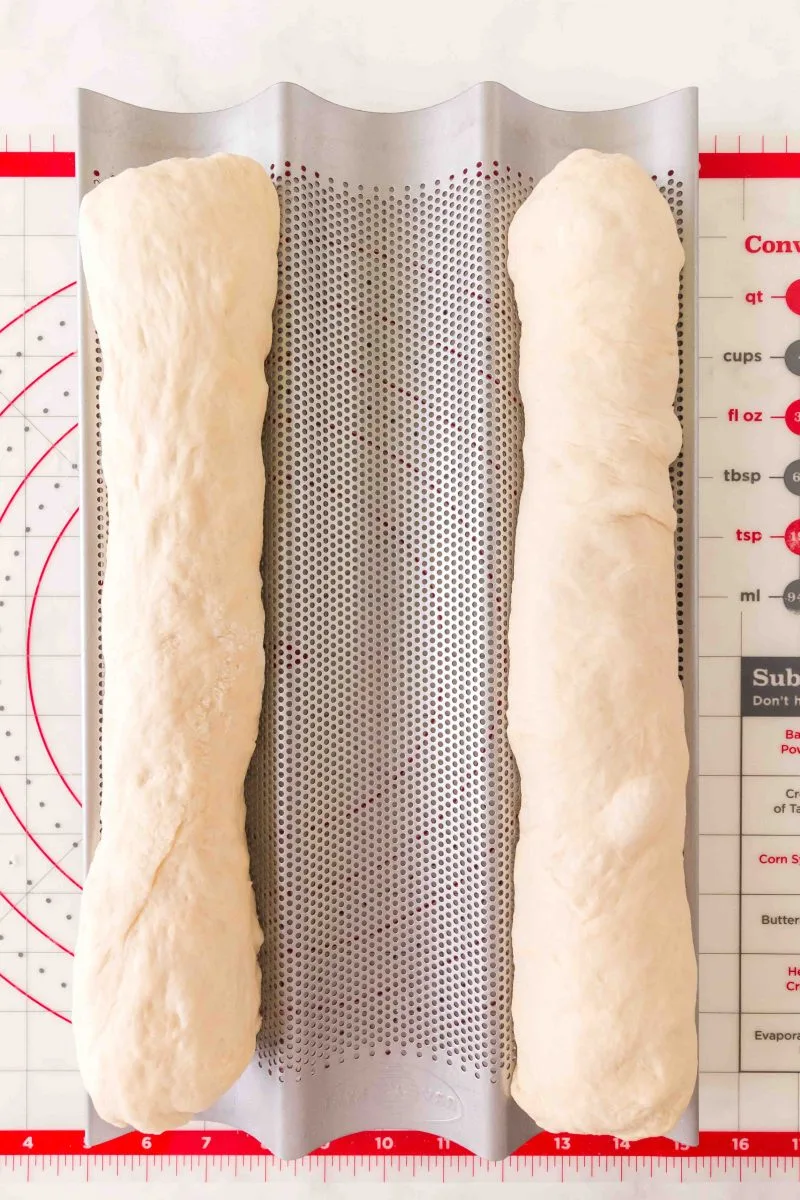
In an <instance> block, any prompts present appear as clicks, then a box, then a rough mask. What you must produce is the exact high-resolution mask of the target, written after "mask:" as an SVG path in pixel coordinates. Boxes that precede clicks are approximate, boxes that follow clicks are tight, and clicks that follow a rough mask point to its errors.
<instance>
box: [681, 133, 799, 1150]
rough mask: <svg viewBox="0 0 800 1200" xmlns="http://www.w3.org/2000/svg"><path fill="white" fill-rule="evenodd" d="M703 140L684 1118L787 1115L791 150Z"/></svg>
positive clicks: (771, 1121) (794, 633)
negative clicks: (695, 988)
mask: <svg viewBox="0 0 800 1200" xmlns="http://www.w3.org/2000/svg"><path fill="white" fill-rule="evenodd" d="M730 150H733V151H735V152H733V153H732V152H729V151H730ZM716 151H717V153H716V154H713V153H712V154H709V155H707V156H706V157H705V159H704V171H703V181H702V183H701V187H700V238H701V241H700V306H699V314H700V315H699V323H700V338H699V353H700V363H699V368H700V369H699V380H700V389H699V390H700V396H699V413H700V448H699V463H700V467H699V474H700V481H699V493H700V555H699V562H700V572H699V573H700V638H699V643H700V655H701V660H700V713H701V716H700V764H699V770H700V829H701V845H700V856H701V873H700V881H701V892H702V897H701V911H700V951H701V956H700V966H701V984H700V1009H701V1018H700V1055H701V1070H702V1072H703V1074H702V1077H701V1078H702V1087H701V1098H702V1107H701V1125H703V1126H704V1127H705V1128H710V1127H716V1128H720V1127H721V1125H722V1126H724V1127H725V1128H728V1129H736V1128H740V1129H765V1128H771V1129H797V1128H798V1118H799V1115H800V1110H799V1108H798V1088H799V1086H800V179H798V178H793V177H792V175H796V174H798V173H800V172H799V171H798V163H800V155H797V154H795V153H791V151H789V150H788V143H787V142H785V141H782V142H781V143H780V144H779V145H778V146H777V147H774V149H773V147H771V146H770V145H767V144H765V143H764V142H763V141H762V140H761V139H758V140H757V141H755V144H751V145H750V146H744V147H743V146H742V144H741V142H739V141H738V140H737V141H736V143H735V145H734V146H733V147H723V146H722V145H721V143H720V142H719V140H717V145H716ZM725 175H729V176H733V177H729V178H724V177H722V176H725ZM775 176H779V177H775Z"/></svg>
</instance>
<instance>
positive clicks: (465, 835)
mask: <svg viewBox="0 0 800 1200" xmlns="http://www.w3.org/2000/svg"><path fill="white" fill-rule="evenodd" d="M271 169H272V175H273V178H274V181H275V183H276V186H277V188H278V193H279V197H280V202H281V213H282V236H281V245H280V252H279V283H278V301H277V305H276V309H275V313H274V341H273V348H272V353H271V355H270V359H269V363H268V372H267V373H268V378H269V384H270V401H269V410H268V416H267V422H266V426H265V435H264V451H265V461H266V468H267V499H266V509H265V546H264V579H265V589H264V599H265V609H266V613H267V633H266V644H267V677H266V686H265V700H264V708H263V712H262V720H261V730H260V735H259V740H258V745H257V747H256V752H255V755H254V757H253V761H252V764H251V768H250V772H249V774H248V778H247V783H246V795H247V805H248V840H249V844H250V852H251V859H252V867H253V877H254V884H255V889H256V896H257V901H258V907H259V913H260V917H261V921H262V926H263V928H264V931H265V945H264V950H263V963H262V965H263V970H264V993H263V1015H264V1020H263V1026H262V1029H261V1033H260V1035H259V1039H258V1055H257V1059H258V1064H259V1066H260V1067H261V1068H262V1069H263V1070H265V1071H267V1072H268V1073H269V1074H271V1075H274V1076H276V1077H277V1078H278V1079H279V1080H283V1079H285V1078H287V1076H288V1075H289V1074H290V1073H293V1074H294V1075H295V1076H296V1077H306V1076H307V1075H313V1074H315V1073H317V1072H319V1071H321V1070H324V1069H326V1068H328V1067H330V1066H332V1065H333V1064H335V1063H337V1062H338V1063H342V1062H345V1061H349V1060H352V1059H358V1058H360V1057H361V1058H364V1057H369V1056H381V1057H382V1056H387V1061H392V1060H393V1059H402V1058H403V1057H404V1056H408V1058H410V1059H412V1060H413V1059H415V1058H423V1057H424V1058H425V1059H429V1060H433V1061H440V1062H446V1063H448V1064H450V1065H452V1066H454V1067H456V1068H458V1067H460V1068H461V1070H462V1071H463V1072H464V1073H465V1077H466V1078H469V1077H470V1076H474V1077H476V1078H481V1077H486V1076H487V1075H488V1077H489V1078H490V1079H493V1080H497V1079H500V1078H506V1079H507V1078H508V1077H509V1076H510V1073H511V1069H512V1067H513V1058H514V1046H513V1036H512V1029H511V1014H510V1004H509V1001H510V988H511V978H512V962H511V945H510V923H511V912H512V866H513V854H514V844H515V836H516V812H517V808H518V803H519V786H518V779H517V774H516V769H515V766H514V762H513V758H512V755H511V753H510V750H509V747H508V745H507V742H506V739H505V734H504V710H505V696H506V676H507V649H506V627H507V620H508V603H509V598H510V585H511V578H512V566H513V533H514V526H515V522H516V512H517V502H518V496H519V489H520V485H521V481H522V461H521V442H522V432H523V413H522V406H521V404H520V401H519V397H518V391H517V387H518V384H517V368H518V348H519V326H518V321H517V316H516V309H515V306H514V301H513V292H512V288H511V284H510V281H509V279H508V275H507V271H506V235H507V229H508V225H509V222H510V220H511V218H512V216H513V215H514V213H515V211H516V210H517V208H518V207H519V205H520V204H521V203H522V202H523V200H524V199H525V197H526V196H527V194H528V193H529V191H530V189H531V187H532V182H533V181H532V180H531V179H530V178H529V177H527V176H525V177H523V176H522V174H521V173H519V172H517V171H514V170H512V169H511V168H509V167H506V166H501V165H500V164H499V163H493V164H486V166H484V164H480V163H479V164H477V165H472V166H471V167H470V168H469V169H464V170H463V171H462V173H460V174H458V175H456V176H450V177H449V178H446V179H442V180H436V181H431V182H430V183H429V184H420V185H418V186H411V185H407V186H405V187H403V188H400V187H398V188H391V187H385V188H378V187H371V186H366V185H361V184H352V185H349V184H348V183H346V182H343V181H337V180H334V179H331V178H320V177H319V176H318V174H316V173H315V172H314V171H313V170H312V169H311V168H310V167H309V168H308V169H307V168H306V167H305V166H302V167H296V166H292V164H289V163H286V164H272V168H271ZM657 182H658V181H657ZM660 187H661V191H662V192H663V194H664V195H665V196H666V197H667V199H668V201H669V203H670V205H671V207H672V210H673V213H674V214H675V217H676V221H677V224H678V227H679V229H680V228H681V227H682V195H683V191H682V187H683V185H682V184H681V183H680V182H678V181H676V180H675V179H674V176H673V173H672V172H670V173H669V175H668V177H666V178H665V179H664V180H663V182H661V183H660ZM680 332H681V327H680V326H679V334H680ZM101 369H102V364H101V362H100V355H99V351H98V353H97V381H98V384H99V379H100V375H101ZM677 411H678V414H679V415H681V416H682V413H683V409H682V389H681V388H679V391H678V397H677ZM96 449H97V463H98V468H97V481H96V494H97V529H98V540H99V557H98V563H97V578H98V584H99V583H100V580H101V576H102V567H103V546H104V542H105V536H106V528H107V518H106V509H105V501H104V490H103V485H102V478H101V475H100V473H99V449H100V447H99V443H98V445H97V447H96ZM673 486H674V490H675V494H676V501H677V503H678V507H679V512H680V502H681V498H682V487H683V477H682V468H681V463H680V461H679V462H678V463H677V464H676V466H675V468H674V470H673ZM682 549H683V530H682V527H681V528H679V534H678V543H677V564H678V587H679V606H680V610H681V613H682V593H681V588H682V576H681V564H682ZM98 591H99V588H98ZM98 687H99V688H100V690H101V694H102V678H100V679H99V680H98Z"/></svg>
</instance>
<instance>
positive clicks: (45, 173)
mask: <svg viewBox="0 0 800 1200" xmlns="http://www.w3.org/2000/svg"><path fill="white" fill-rule="evenodd" d="M74 175H75V155H74V153H73V152H72V151H71V150H4V151H0V178H16V179H22V178H28V179H36V178H53V179H71V178H72V177H73V176H74ZM797 177H800V154H794V153H789V152H788V151H782V152H780V153H764V152H760V153H755V154H747V153H742V152H740V151H734V152H732V153H727V152H722V151H710V152H704V153H703V154H701V155H700V178H701V179H787V178H789V179H792V178H797Z"/></svg>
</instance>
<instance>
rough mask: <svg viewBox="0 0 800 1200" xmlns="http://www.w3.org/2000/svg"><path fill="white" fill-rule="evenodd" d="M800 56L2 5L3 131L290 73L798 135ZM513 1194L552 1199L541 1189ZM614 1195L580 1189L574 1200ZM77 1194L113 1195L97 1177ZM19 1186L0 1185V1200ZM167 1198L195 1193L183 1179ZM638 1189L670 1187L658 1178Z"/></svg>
mask: <svg viewBox="0 0 800 1200" xmlns="http://www.w3.org/2000/svg"><path fill="white" fill-rule="evenodd" d="M799 67H800V4H799V3H797V2H796V0H767V2H763V0H762V2H760V3H759V2H758V0H693V2H691V3H687V2H686V0H677V2H673V3H669V2H668V0H663V2H662V3H661V4H655V3H653V2H652V0H604V2H601V0H279V2H278V3H275V2H274V0H194V2H192V0H138V2H137V0H15V3H9V2H8V0H0V125H2V126H12V125H20V124H35V125H52V126H53V127H58V126H63V125H64V124H65V123H66V122H68V121H69V120H70V119H71V106H72V103H73V89H74V88H75V87H77V86H84V87H93V88H96V89H98V90H100V91H105V92H109V93H111V94H113V95H116V96H118V97H120V98H122V99H125V100H129V101H132V102H134V103H139V104H143V105H147V106H151V107H163V108H171V109H176V110H191V109H202V108H215V107H222V106H225V105H229V104H234V103H236V102H238V101H240V100H243V99H245V98H246V97H248V96H250V95H253V94H254V93H256V92H258V91H260V90H261V89H263V88H264V87H266V86H267V85H268V84H270V83H273V82H275V81H276V80H279V79H289V80H294V81H296V82H298V83H301V84H303V85H305V86H306V87H309V88H312V89H314V90H315V91H318V92H320V93H321V94H323V95H325V96H327V97H328V98H329V99H332V100H335V101H338V102H340V103H344V104H352V105H357V106H360V107H366V108H376V109H377V108H386V109H391V108H409V107H416V106H419V105H424V104H430V103H434V102H436V101H438V100H442V99H444V98H446V97H448V96H450V95H452V94H453V93H454V92H456V91H459V90H461V89H462V88H465V87H468V86H469V85H471V84H473V83H475V82H476V81H478V80H481V79H497V80H500V81H501V82H502V83H505V84H507V85H508V86H510V87H513V88H515V89H516V90H517V91H519V92H521V93H523V94H524V95H526V96H528V97H530V98H531V99H534V100H537V101H540V102H543V103H545V104H551V105H554V106H557V107H564V108H570V107H572V108H593V107H607V106H615V105H621V104H629V103H634V102H637V101H640V100H643V99H647V98H649V97H651V96H653V95H656V94H658V93H659V92H662V91H666V90H669V89H672V88H676V87H682V86H684V85H686V84H697V85H699V87H700V98H701V105H700V112H701V123H702V129H703V132H704V133H705V134H708V133H711V132H718V133H746V132H748V131H758V132H766V133H770V132H788V131H792V132H798V131H800V88H798V82H800V74H799V73H798V68H799ZM700 1189H702V1190H700ZM48 1190H49V1189H48ZM126 1190H127V1192H128V1194H133V1190H134V1189H126ZM399 1190H400V1189H397V1188H387V1189H384V1194H386V1195H396V1194H398V1191H399ZM435 1190H436V1191H438V1189H435ZM479 1190H482V1191H483V1193H484V1194H485V1191H486V1188H483V1189H479ZM521 1190H522V1189H521V1188H519V1187H518V1188H516V1190H515V1193H514V1194H516V1195H519V1194H520V1193H521ZM528 1190H529V1191H530V1193H531V1194H533V1195H535V1196H537V1197H541V1198H545V1197H547V1196H550V1195H558V1194H559V1193H560V1194H561V1195H563V1189H555V1190H553V1189H552V1188H551V1187H549V1186H548V1185H538V1186H537V1185H534V1186H533V1187H532V1188H530V1189H528ZM622 1190H623V1189H621V1188H620V1187H619V1186H613V1185H611V1186H610V1187H609V1186H608V1185H601V1186H590V1187H588V1188H587V1189H585V1195H586V1196H587V1197H589V1196H591V1197H595V1198H597V1200H600V1198H601V1197H608V1196H612V1195H613V1196H618V1195H620V1194H621V1193H622ZM301 1191H305V1189H300V1188H292V1189H291V1194H292V1195H295V1196H299V1195H300V1194H301ZM433 1191H434V1189H430V1188H428V1187H421V1186H420V1187H417V1188H413V1189H412V1188H408V1189H402V1194H403V1195H404V1196H407V1195H412V1194H413V1195H418V1196H422V1195H429V1194H432V1193H433ZM734 1191H735V1194H736V1195H737V1196H743V1195H745V1192H746V1194H747V1195H748V1197H755V1196H760V1195H766V1196H769V1197H772V1196H776V1195H777V1194H779V1193H780V1192H782V1191H783V1189H782V1188H780V1187H779V1188H772V1189H771V1188H768V1187H766V1186H765V1187H762V1186H754V1187H753V1188H752V1189H744V1188H742V1189H730V1188H727V1187H723V1186H720V1187H715V1186H714V1185H699V1187H695V1186H687V1187H686V1188H684V1189H683V1190H682V1196H686V1197H687V1198H688V1197H689V1196H690V1195H694V1194H695V1192H697V1194H698V1195H702V1196H703V1197H716V1196H721V1195H728V1194H729V1195H731V1196H732V1195H734ZM492 1192H493V1195H501V1193H500V1192H499V1190H497V1189H495V1188H492ZM637 1192H638V1194H640V1195H644V1194H645V1191H644V1190H643V1189H637ZM84 1193H85V1189H80V1191H79V1192H78V1193H76V1191H75V1190H74V1189H73V1187H72V1186H68V1187H61V1188H57V1189H55V1190H54V1192H53V1194H54V1195H59V1196H67V1195H75V1194H84ZM92 1193H93V1194H94V1195H95V1196H100V1195H103V1194H109V1195H110V1194H112V1193H111V1192H108V1193H106V1190H105V1188H102V1187H100V1186H94V1187H93V1189H92ZM583 1193H584V1189H582V1188H578V1187H576V1186H573V1187H572V1188H570V1192H569V1194H570V1197H571V1198H572V1197H578V1195H579V1194H583ZM17 1194H20V1195H21V1194H23V1190H19V1192H18V1191H17V1189H16V1186H15V1185H13V1186H12V1187H11V1188H10V1190H9V1188H8V1186H6V1187H4V1191H3V1195H4V1200H6V1198H7V1200H12V1197H14V1196H16V1195H17ZM43 1194H44V1189H43V1188H40V1189H37V1195H40V1196H41V1195H43ZM147 1194H148V1195H165V1194H169V1195H177V1192H175V1191H172V1190H170V1191H169V1192H167V1193H165V1192H164V1191H163V1190H162V1187H161V1186H158V1187H153V1188H149V1189H148V1192H147ZM180 1194H181V1195H182V1196H189V1195H190V1194H193V1193H192V1191H191V1190H190V1188H188V1187H186V1186H184V1187H182V1188H181V1193H180ZM203 1194H207V1189H203ZM273 1194H274V1189H273ZM328 1194H329V1195H331V1196H333V1195H338V1194H344V1193H340V1191H339V1189H338V1188H330V1189H328ZM626 1194H629V1195H632V1194H635V1193H634V1192H632V1191H629V1192H627V1193H626ZM646 1194H647V1196H648V1198H649V1197H651V1196H653V1197H654V1196H656V1195H659V1196H660V1195H667V1194H671V1195H674V1185H671V1186H670V1187H669V1188H664V1189H661V1188H659V1189H656V1190H651V1191H647V1192H646Z"/></svg>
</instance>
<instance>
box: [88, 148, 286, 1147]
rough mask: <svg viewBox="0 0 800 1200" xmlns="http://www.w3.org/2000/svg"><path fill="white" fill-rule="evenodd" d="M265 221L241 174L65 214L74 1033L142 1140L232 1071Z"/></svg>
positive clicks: (104, 200) (256, 642)
mask: <svg viewBox="0 0 800 1200" xmlns="http://www.w3.org/2000/svg"><path fill="white" fill-rule="evenodd" d="M278 226H279V214H278V203H277V196H276V193H275V189H274V187H273V186H272V183H271V182H270V180H269V178H268V177H267V175H266V173H265V172H264V170H263V169H262V168H261V167H260V166H259V165H258V164H257V163H255V162H253V161H252V160H250V159H247V158H241V157H238V156H233V155H215V156H213V157H211V158H206V159H175V160H169V161H165V162H159V163H156V164H155V165H153V166H149V167H143V168H140V169H133V170H127V171H124V172H123V173H122V174H121V175H118V176H117V177H116V178H112V179H110V180H108V181H107V182H105V183H102V184H100V185H99V186H98V188H97V189H96V191H94V192H92V193H91V194H90V195H88V196H87V197H86V198H85V200H84V201H83V204H82V206H81V213H80V242H81V249H82V254H83V266H84V271H85V275H86V282H87V285H88V290H89V296H90V298H91V305H92V312H93V316H94V321H95V325H96V328H97V332H98V335H99V338H100V345H101V347H102V351H103V382H102V387H101V391H100V410H101V422H102V462H103V473H104V476H105V481H106V486H107V491H108V513H109V539H108V556H107V564H106V571H105V579H104V583H103V593H102V617H103V657H104V660H105V682H104V687H105V692H104V703H103V731H102V732H103V740H102V746H103V806H102V837H101V840H100V843H99V846H98V848H97V851H96V853H95V855H94V858H93V860H92V864H91V867H90V870H89V875H88V878H87V880H86V887H85V890H84V893H83V900H82V905H81V922H80V929H79V935H78V945H77V950H76V958H75V984H74V1007H73V1021H74V1029H75V1038H76V1044H77V1051H78V1062H79V1066H80V1070H81V1074H82V1076H83V1080H84V1083H85V1085H86V1087H87V1090H88V1091H89V1093H90V1095H91V1097H92V1099H93V1101H94V1104H95V1107H96V1109H97V1111H98V1113H99V1114H100V1116H101V1117H104V1118H105V1119H106V1120H107V1121H110V1122H111V1123H112V1124H114V1125H125V1124H130V1125H133V1126H135V1127H136V1128H137V1129H141V1130H145V1131H148V1132H159V1131H161V1130H163V1129H166V1128H170V1127H172V1126H174V1125H178V1124H181V1123H182V1122H184V1121H187V1120H189V1119H190V1118H191V1117H192V1116H193V1115H194V1114H195V1113H196V1112H199V1111H201V1110H202V1109H204V1108H206V1107H207V1106H208V1105H209V1104H210V1103H211V1102H212V1101H214V1100H215V1099H216V1098H217V1097H218V1096H220V1095H221V1094H222V1093H223V1092H224V1091H225V1090H226V1089H227V1088H228V1087H229V1086H230V1085H231V1084H232V1083H234V1081H235V1080H236V1079H237V1077H238V1076H239V1075H240V1074H241V1072H242V1071H243V1070H244V1068H245V1066H246V1065H247V1063H248V1062H249V1060H250V1058H251V1057H252V1054H253V1049H254V1044H255V1037H256V1033H257V1031H258V1028H259V1024H260V1016H259V1007H260V1000H261V986H260V981H261V973H260V970H259V967H258V963H257V959H256V955H257V953H258V950H259V947H260V945H261V941H262V935H261V930H260V928H259V924H258V919H257V916H256V907H255V901H254V896H253V889H252V885H251V882H250V875H249V859H248V853H247V844H246V842H245V834H244V820H245V808H244V794H243V783H244V776H245V772H246V770H247V766H248V763H249V761H250V758H251V756H252V752H253V746H254V743H255V739H256V733H257V727H258V720H259V712H260V708H261V692H262V686H263V680H264V650H263V634H264V610H263V606H262V601H261V575H260V570H259V559H260V555H261V549H262V538H263V499H264V464H263V459H262V453H261V432H262V425H263V422H264V414H265V409H266V400H267V386H266V382H265V377H264V359H265V357H266V355H267V352H268V350H269V346H270V341H271V337H272V307H273V304H274V301H275V290H276V279H277V255H276V251H277V240H278Z"/></svg>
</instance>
